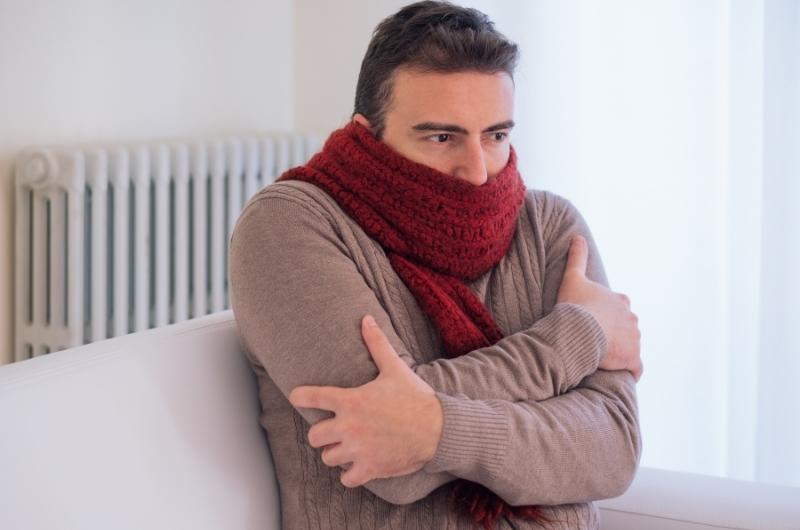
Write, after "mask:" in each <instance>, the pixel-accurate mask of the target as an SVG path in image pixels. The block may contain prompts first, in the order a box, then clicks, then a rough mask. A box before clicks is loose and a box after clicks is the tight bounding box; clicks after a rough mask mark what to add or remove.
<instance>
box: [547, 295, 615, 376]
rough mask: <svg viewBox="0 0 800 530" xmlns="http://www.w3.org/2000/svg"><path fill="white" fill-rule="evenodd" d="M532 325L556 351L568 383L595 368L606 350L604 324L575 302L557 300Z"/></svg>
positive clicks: (590, 372) (588, 373) (591, 371)
mask: <svg viewBox="0 0 800 530" xmlns="http://www.w3.org/2000/svg"><path fill="white" fill-rule="evenodd" d="M533 327H534V329H535V330H536V332H537V333H538V334H539V336H540V337H541V338H542V339H544V341H545V342H547V343H548V344H551V345H552V346H553V349H554V350H555V351H557V352H559V356H560V357H561V359H563V362H564V374H565V376H566V379H567V381H569V383H570V386H574V385H577V384H578V383H579V382H580V381H581V380H582V379H583V378H584V377H586V376H587V375H590V374H593V373H594V372H595V371H597V367H598V365H599V364H600V361H601V360H602V359H603V358H604V357H605V356H606V352H607V351H608V342H607V341H606V334H605V332H603V328H601V327H600V324H599V323H598V322H597V320H596V319H595V318H594V316H592V314H591V313H590V312H589V311H587V310H586V309H584V308H583V307H582V306H579V305H578V304H568V303H560V304H556V305H555V307H554V308H553V311H552V312H550V314H548V315H547V316H546V317H544V318H542V319H540V320H539V321H537V322H536V323H535V324H534V325H533Z"/></svg>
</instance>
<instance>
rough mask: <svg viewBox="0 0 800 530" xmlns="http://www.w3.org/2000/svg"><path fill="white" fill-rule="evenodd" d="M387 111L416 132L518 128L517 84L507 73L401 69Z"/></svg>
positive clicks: (397, 74) (395, 77) (487, 130)
mask: <svg viewBox="0 0 800 530" xmlns="http://www.w3.org/2000/svg"><path fill="white" fill-rule="evenodd" d="M393 81H394V82H393V86H392V96H391V102H390V104H389V105H388V106H387V118H389V116H388V115H390V114H394V115H395V116H394V117H395V118H399V119H400V120H401V121H402V122H404V123H403V125H404V127H405V128H411V129H413V130H415V131H423V130H439V131H451V132H468V131H485V132H489V131H491V130H500V129H508V128H510V127H512V126H513V114H514V84H513V81H512V80H511V76H509V75H508V74H506V73H505V72H501V73H486V72H474V71H466V72H452V73H451V72H448V73H440V72H419V71H413V70H405V69H401V70H398V72H396V74H395V76H394V79H393Z"/></svg>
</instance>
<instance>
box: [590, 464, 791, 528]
mask: <svg viewBox="0 0 800 530" xmlns="http://www.w3.org/2000/svg"><path fill="white" fill-rule="evenodd" d="M598 504H599V506H600V509H601V512H602V520H603V524H602V528H603V530H641V529H642V528H647V529H648V530H685V529H687V530H688V529H695V528H697V529H700V528H703V529H706V530H707V529H708V528H731V529H736V530H751V529H752V530H755V529H770V530H779V529H787V530H788V529H793V530H797V529H800V488H796V487H789V486H779V485H774V484H765V483H761V482H748V481H743V480H735V479H728V478H720V477H713V476H708V475H697V474H692V473H682V472H677V471H667V470H663V469H653V468H640V469H639V472H638V474H637V476H636V479H635V480H634V481H633V484H632V485H631V487H630V488H629V489H628V491H627V492H626V493H625V494H624V495H622V496H621V497H617V498H615V499H607V500H604V501H600V502H599V503H598Z"/></svg>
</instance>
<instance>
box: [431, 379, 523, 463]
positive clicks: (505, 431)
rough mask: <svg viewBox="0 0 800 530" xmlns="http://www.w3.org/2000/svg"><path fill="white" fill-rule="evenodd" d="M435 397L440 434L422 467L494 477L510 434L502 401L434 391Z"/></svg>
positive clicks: (504, 453) (504, 452)
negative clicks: (438, 402)
mask: <svg viewBox="0 0 800 530" xmlns="http://www.w3.org/2000/svg"><path fill="white" fill-rule="evenodd" d="M436 397H437V398H439V401H440V403H441V404H442V437H441V439H440V440H439V445H438V446H437V448H436V453H435V454H434V456H433V458H432V459H431V460H429V461H428V462H427V463H426V464H425V466H424V468H423V469H424V470H425V471H427V472H429V473H436V472H440V471H449V472H451V473H452V474H454V475H457V476H464V475H465V474H467V475H470V476H471V475H472V474H474V473H477V476H482V475H484V474H486V475H488V476H489V477H491V478H495V477H496V476H497V475H498V473H499V471H500V469H501V468H502V466H503V458H504V457H505V455H506V450H507V448H508V441H509V437H510V432H509V423H508V418H507V416H506V414H505V411H504V408H503V406H502V404H501V403H499V402H492V401H478V400H472V399H469V398H467V397H466V396H464V395H463V394H458V395H456V396H450V395H447V394H444V393H442V392H437V393H436Z"/></svg>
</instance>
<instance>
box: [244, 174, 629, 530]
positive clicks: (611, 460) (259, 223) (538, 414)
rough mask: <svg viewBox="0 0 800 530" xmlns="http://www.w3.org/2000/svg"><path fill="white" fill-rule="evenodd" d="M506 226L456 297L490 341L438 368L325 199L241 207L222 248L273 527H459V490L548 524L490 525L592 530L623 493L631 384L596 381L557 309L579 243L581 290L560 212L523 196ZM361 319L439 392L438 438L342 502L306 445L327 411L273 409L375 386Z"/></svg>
mask: <svg viewBox="0 0 800 530" xmlns="http://www.w3.org/2000/svg"><path fill="white" fill-rule="evenodd" d="M515 223H516V227H515V230H514V235H513V239H512V243H511V244H510V245H509V247H508V250H507V252H506V253H505V255H504V256H503V257H502V259H501V260H500V261H499V262H498V263H497V264H496V265H494V266H493V267H491V268H490V269H489V270H487V271H486V272H485V273H483V274H482V275H480V276H479V277H477V278H475V279H474V280H471V281H469V282H468V283H467V284H466V287H467V288H468V289H469V290H470V291H471V293H473V294H474V296H475V297H476V299H477V300H479V301H480V303H481V304H483V306H484V307H485V308H487V310H488V312H489V313H490V316H491V318H492V319H493V320H494V321H495V322H496V323H497V324H498V325H499V327H500V328H501V331H502V334H503V338H502V339H500V340H499V341H497V342H496V343H494V344H492V345H488V346H484V347H481V348H478V349H475V350H473V351H470V352H469V353H467V354H465V355H461V356H458V357H455V358H447V356H446V353H445V351H444V347H443V343H442V338H441V336H440V334H439V332H438V330H437V327H436V326H434V325H432V322H431V319H430V318H429V317H428V316H427V315H426V313H425V311H424V310H423V308H422V307H421V305H420V303H419V302H418V300H417V298H416V296H415V295H414V293H412V292H411V291H410V290H409V289H408V287H407V286H406V284H405V283H404V282H403V280H402V279H401V277H400V276H399V275H398V274H397V272H396V271H395V270H394V268H393V267H392V264H391V262H390V259H389V257H388V256H387V252H386V250H385V249H384V247H383V246H382V245H381V244H380V243H379V242H378V241H376V240H375V239H374V238H373V237H370V235H369V234H367V233H366V232H365V231H364V229H363V228H362V227H361V226H360V225H359V223H357V222H356V221H354V220H353V218H352V217H351V216H350V215H348V214H347V213H346V212H345V211H344V210H343V209H342V208H341V207H340V206H339V204H338V203H337V201H336V200H334V199H333V198H332V197H331V196H330V195H329V194H327V193H326V192H324V191H322V190H321V189H320V188H319V187H317V186H314V185H311V184H308V183H304V182H296V181H288V182H280V183H277V184H273V185H271V186H268V187H267V188H265V189H263V190H262V191H261V192H259V193H258V194H257V195H256V196H254V197H253V198H252V199H251V200H250V202H249V203H248V205H247V206H246V208H245V210H244V211H243V213H242V215H241V217H240V219H239V221H238V223H237V226H236V229H235V231H234V235H233V237H232V239H231V246H230V257H229V259H230V261H229V270H230V285H231V301H232V305H233V309H234V312H235V314H236V318H237V323H238V325H239V328H240V333H241V337H242V341H243V346H244V349H245V352H246V354H247V356H248V358H249V359H250V361H251V363H252V365H253V369H254V371H255V373H256V375H257V377H258V381H259V392H260V396H259V397H260V400H261V403H262V416H261V423H262V426H263V427H264V429H265V431H266V433H267V436H268V439H269V442H270V449H271V451H272V454H273V460H274V461H275V465H276V472H277V474H278V481H279V484H280V490H281V506H282V518H283V527H284V528H287V529H304V530H305V529H309V530H310V529H340V528H363V529H373V528H398V529H400V528H403V529H405V528H452V529H475V528H476V525H475V522H474V521H473V520H472V519H471V518H469V517H466V516H465V515H464V514H462V513H461V512H460V511H458V510H455V509H453V505H452V497H453V495H454V492H455V491H456V488H455V486H456V484H457V483H458V480H457V479H466V480H469V481H471V482H474V483H477V484H480V485H481V486H482V487H485V488H487V489H489V490H491V491H492V492H494V493H495V494H497V495H498V497H499V498H501V499H502V500H503V501H504V502H506V503H508V504H509V505H512V506H526V505H540V506H542V507H543V512H544V515H545V516H546V517H547V518H548V519H549V520H550V522H547V523H545V522H543V523H542V524H539V523H536V522H534V521H529V520H520V519H514V518H506V517H501V518H500V519H498V521H497V527H498V528H503V529H510V528H516V529H523V528H526V529H527V528H553V529H596V528H599V519H598V512H597V509H596V507H595V505H594V503H592V502H591V501H592V500H595V499H600V498H606V497H612V496H616V495H619V494H621V493H622V492H623V491H624V490H625V488H627V486H628V484H629V483H630V481H631V480H632V479H633V475H634V473H635V469H636V466H637V464H638V458H639V454H640V451H641V442H640V437H639V427H638V417H637V410H636V399H635V385H634V381H633V378H632V376H630V374H628V373H627V372H605V371H602V370H597V365H598V363H599V360H600V359H601V358H602V356H603V355H605V349H606V347H607V345H606V342H605V338H604V336H603V333H602V330H601V329H600V327H599V325H598V324H597V322H596V321H595V320H594V318H593V317H592V316H591V315H590V314H589V313H588V312H586V311H585V310H583V309H582V308H581V307H579V306H575V305H572V304H556V296H557V290H558V285H559V284H560V279H561V276H562V275H563V269H564V264H565V261H566V252H567V248H568V245H569V240H570V238H571V236H572V235H574V234H576V233H580V234H583V235H584V236H586V237H587V240H588V241H589V243H590V260H589V270H588V272H587V274H588V275H589V277H590V278H592V279H594V280H595V281H599V282H601V283H604V284H607V281H606V279H605V276H604V274H603V270H602V264H601V262H600V260H599V258H598V256H597V251H596V248H595V246H594V243H593V240H592V238H591V234H590V233H589V231H588V228H587V227H586V225H585V223H584V222H583V220H582V218H581V217H580V215H579V214H578V213H577V211H576V210H575V209H574V208H573V207H572V205H571V204H569V203H568V202H567V201H565V200H563V199H561V198H560V197H557V196H555V195H552V194H548V193H545V192H535V191H529V192H527V193H526V195H525V199H524V203H523V207H522V208H520V210H519V211H518V212H517V216H516V219H515ZM545 227H547V230H545ZM367 313H369V314H372V315H373V316H375V318H376V320H377V321H378V323H379V325H380V326H381V328H382V329H383V330H384V331H385V332H386V334H387V337H388V339H389V341H390V342H391V343H392V345H393V346H394V347H395V349H396V350H397V352H398V354H399V355H400V356H401V357H402V358H403V359H404V360H405V361H406V362H407V363H408V364H409V365H410V366H411V367H412V368H413V369H414V370H415V372H416V373H417V374H418V375H419V376H420V377H421V378H422V379H424V380H425V381H426V382H427V383H428V384H429V385H431V386H432V387H433V388H434V390H435V391H436V392H437V397H438V398H439V400H440V402H442V406H443V412H444V425H443V433H442V439H441V441H440V444H439V447H438V448H437V452H436V455H435V456H434V459H433V460H431V461H430V462H428V464H427V465H426V466H425V468H424V469H422V470H420V471H418V472H416V473H413V474H411V475H406V476H403V477H394V478H391V479H377V480H373V481H370V482H369V483H367V484H366V485H365V486H363V487H358V488H353V489H348V488H345V487H344V486H342V485H341V483H340V482H339V476H340V471H341V470H340V469H339V468H329V467H327V466H326V465H325V464H324V463H323V462H322V460H321V450H319V449H315V448H312V447H311V446H310V445H309V444H308V441H307V434H308V429H309V428H310V426H311V425H313V424H315V423H316V422H318V421H320V420H322V419H325V418H327V417H330V413H329V412H326V411H320V410H315V409H300V410H297V409H294V408H293V407H292V406H291V404H290V403H289V402H288V400H287V398H286V396H287V395H288V393H289V392H290V391H291V389H292V388H294V387H295V386H298V385H336V386H343V387H353V386H357V385H361V384H364V383H366V382H368V381H370V380H372V379H374V377H375V376H376V375H377V368H376V367H375V365H374V363H372V361H371V358H370V355H369V353H368V352H367V350H366V348H365V346H364V344H363V341H362V340H361V336H360V331H359V330H360V320H361V317H362V316H363V315H364V314H367Z"/></svg>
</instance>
